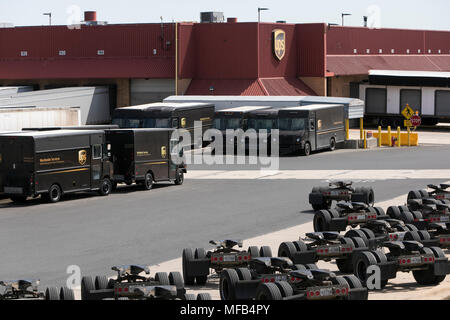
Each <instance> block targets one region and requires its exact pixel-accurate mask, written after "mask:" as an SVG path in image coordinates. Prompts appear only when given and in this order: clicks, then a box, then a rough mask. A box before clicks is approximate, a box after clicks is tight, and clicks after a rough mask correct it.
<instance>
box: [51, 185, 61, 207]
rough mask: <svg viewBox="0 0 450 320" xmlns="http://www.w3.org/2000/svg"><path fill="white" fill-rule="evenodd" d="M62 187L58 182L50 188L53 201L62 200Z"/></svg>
mask: <svg viewBox="0 0 450 320" xmlns="http://www.w3.org/2000/svg"><path fill="white" fill-rule="evenodd" d="M61 193H62V192H61V188H60V186H58V185H57V184H53V185H52V186H51V187H50V189H49V190H48V196H49V200H50V202H51V203H55V202H58V201H59V200H61Z"/></svg>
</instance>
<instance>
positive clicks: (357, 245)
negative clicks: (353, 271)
mask: <svg viewBox="0 0 450 320" xmlns="http://www.w3.org/2000/svg"><path fill="white" fill-rule="evenodd" d="M351 240H352V241H353V244H354V246H355V248H368V245H367V243H366V242H365V241H364V239H362V238H360V237H355V238H351Z"/></svg>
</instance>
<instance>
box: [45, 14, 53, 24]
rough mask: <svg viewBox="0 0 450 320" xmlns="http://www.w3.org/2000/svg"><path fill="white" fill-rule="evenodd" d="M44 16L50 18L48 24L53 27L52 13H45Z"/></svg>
mask: <svg viewBox="0 0 450 320" xmlns="http://www.w3.org/2000/svg"><path fill="white" fill-rule="evenodd" d="M43 15H44V16H48V23H49V25H50V26H51V25H52V13H51V12H46V13H43Z"/></svg>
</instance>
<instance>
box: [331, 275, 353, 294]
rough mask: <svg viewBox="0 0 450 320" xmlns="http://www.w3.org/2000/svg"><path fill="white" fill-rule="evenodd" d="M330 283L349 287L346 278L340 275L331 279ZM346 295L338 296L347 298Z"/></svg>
mask: <svg viewBox="0 0 450 320" xmlns="http://www.w3.org/2000/svg"><path fill="white" fill-rule="evenodd" d="M331 281H332V283H333V284H335V285H341V286H346V287H349V288H350V285H349V284H348V282H347V280H345V278H344V277H342V276H337V277H334V278H332V279H331ZM348 298H349V297H348V296H344V297H340V299H341V300H348Z"/></svg>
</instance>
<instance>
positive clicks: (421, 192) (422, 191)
mask: <svg viewBox="0 0 450 320" xmlns="http://www.w3.org/2000/svg"><path fill="white" fill-rule="evenodd" d="M419 194H420V195H421V196H422V199H426V198H428V197H429V196H430V195H429V193H428V191H427V190H423V189H422V190H419Z"/></svg>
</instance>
